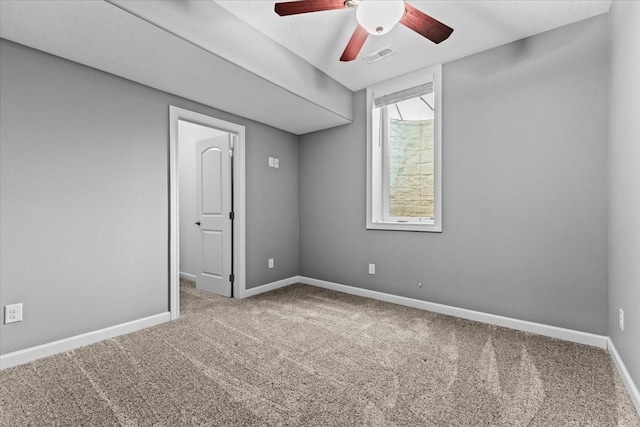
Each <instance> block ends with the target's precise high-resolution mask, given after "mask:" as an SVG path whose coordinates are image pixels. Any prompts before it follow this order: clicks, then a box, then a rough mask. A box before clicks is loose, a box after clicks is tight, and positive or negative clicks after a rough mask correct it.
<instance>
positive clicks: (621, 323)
mask: <svg viewBox="0 0 640 427" xmlns="http://www.w3.org/2000/svg"><path fill="white" fill-rule="evenodd" d="M620 330H621V331H622V332H624V311H622V309H620Z"/></svg>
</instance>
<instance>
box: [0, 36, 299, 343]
mask: <svg viewBox="0 0 640 427" xmlns="http://www.w3.org/2000/svg"><path fill="white" fill-rule="evenodd" d="M0 91H1V93H2V97H1V98H0V112H1V114H0V152H1V159H0V162H1V163H0V178H1V182H0V198H1V203H0V229H1V233H2V234H1V236H2V238H1V239H0V306H4V305H5V304H11V303H17V302H22V303H23V304H24V321H23V322H22V323H17V324H12V325H4V324H3V325H0V353H2V354H6V353H9V352H13V351H17V350H20V349H24V348H28V347H32V346H35V345H39V344H44V343H47V342H51V341H54V340H58V339H62V338H66V337H70V336H74V335H77V334H81V333H85V332H89V331H93V330H97V329H100V328H105V327H108V326H112V325H116V324H119V323H122V322H126V321H130V320H134V319H138V318H142V317H145V316H149V315H153V314H157V313H161V312H165V311H167V310H168V236H167V231H168V176H167V175H168V139H169V136H168V132H169V105H175V106H177V107H180V108H185V109H189V110H193V111H196V112H199V113H202V114H207V115H210V116H213V117H216V118H219V119H222V120H227V121H231V122H235V123H238V124H241V125H244V126H246V141H247V147H246V161H247V175H246V181H247V183H246V185H247V202H246V203H247V286H248V287H252V286H256V285H260V284H264V283H267V282H270V281H272V280H277V279H282V278H286V277H290V276H292V275H296V274H297V273H298V258H297V242H298V223H297V212H298V209H297V200H298V190H297V189H298V180H297V174H298V171H297V159H298V147H297V141H298V138H297V137H296V136H295V135H292V134H289V133H286V132H283V131H280V130H277V129H274V128H271V127H269V126H266V125H263V124H259V123H256V122H253V121H250V120H247V119H244V118H241V117H237V116H234V115H232V114H228V113H225V112H223V111H220V110H216V109H213V108H209V107H205V106H203V105H200V104H197V103H195V102H191V101H188V100H185V99H183V98H179V97H176V96H172V95H169V94H167V93H164V92H160V91H157V90H154V89H151V88H149V87H146V86H142V85H139V84H137V83H133V82H131V81H128V80H124V79H122V78H119V77H115V76H113V75H109V74H107V73H104V72H101V71H98V70H95V69H91V68H88V67H85V66H82V65H78V64H75V63H72V62H69V61H67V60H64V59H61V58H58V57H55V56H52V55H49V54H45V53H42V52H39V51H36V50H33V49H30V48H27V47H24V46H21V45H18V44H15V43H12V42H9V41H6V40H0ZM267 154H268V155H274V156H278V157H280V158H281V167H280V169H278V170H275V169H270V168H268V166H267V160H266V156H267ZM280 213H282V215H280ZM268 257H275V258H276V260H277V261H276V265H277V268H276V269H274V270H269V271H267V267H266V260H267V258H268Z"/></svg>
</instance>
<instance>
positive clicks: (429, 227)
mask: <svg viewBox="0 0 640 427" xmlns="http://www.w3.org/2000/svg"><path fill="white" fill-rule="evenodd" d="M367 230H393V231H422V232H427V233H442V224H424V223H419V222H382V221H376V222H367Z"/></svg>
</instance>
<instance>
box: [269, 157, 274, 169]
mask: <svg viewBox="0 0 640 427" xmlns="http://www.w3.org/2000/svg"><path fill="white" fill-rule="evenodd" d="M269 167H270V168H272V167H273V157H269Z"/></svg>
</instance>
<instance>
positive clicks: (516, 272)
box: [300, 16, 609, 334]
mask: <svg viewBox="0 0 640 427" xmlns="http://www.w3.org/2000/svg"><path fill="white" fill-rule="evenodd" d="M608 31H609V28H608V17H607V16H602V17H597V18H594V19H590V20H588V21H583V22H580V23H576V24H573V25H570V26H567V27H563V28H560V29H557V30H553V31H550V32H547V33H544V34H540V35H537V36H534V37H531V38H528V39H524V40H521V41H519V42H515V43H511V44H508V45H505V46H502V47H499V48H496V49H493V50H490V51H486V52H483V53H479V54H477V55H474V56H471V57H468V58H464V59H462V60H459V61H455V62H453V63H450V64H446V65H445V66H444V69H443V84H444V91H443V114H444V118H443V120H444V121H443V156H444V165H443V191H444V199H443V210H444V217H443V227H444V232H443V233H441V234H439V233H415V232H394V231H379V230H365V147H366V144H365V95H364V91H362V92H359V93H357V94H356V99H355V105H356V112H355V122H354V123H353V124H351V125H345V126H342V127H339V128H334V129H329V130H325V131H320V132H316V133H312V134H308V135H304V136H302V137H301V145H300V231H301V238H300V242H301V243H300V274H301V275H304V276H308V277H312V278H317V279H323V280H328V281H333V282H338V283H343V284H346V285H351V286H356V287H360V288H366V289H371V290H376V291H382V292H387V293H391V294H396V295H402V296H407V297H411V298H417V299H423V300H428V301H433V302H438V303H443V304H449V305H452V306H456V307H463V308H468V309H473V310H479V311H483V312H488V313H494V314H498V315H504V316H509V317H514V318H518V319H525V320H529V321H533V322H540V323H544V324H550V325H555V326H560V327H565V328H571V329H575V330H580V331H586V332H592V333H597V334H606V331H607V254H606V244H607V240H606V239H607V237H606V227H607V223H606V207H605V206H606V205H605V199H606V151H607V148H606V147H607V145H606V140H607V115H608V84H607V82H608V78H609V77H608V73H609V69H608V64H609V60H608V48H609V39H608ZM370 262H372V263H376V275H375V276H372V275H369V274H368V273H367V263H370ZM419 281H422V283H423V287H422V289H420V288H418V286H417V285H418V282H419Z"/></svg>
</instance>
